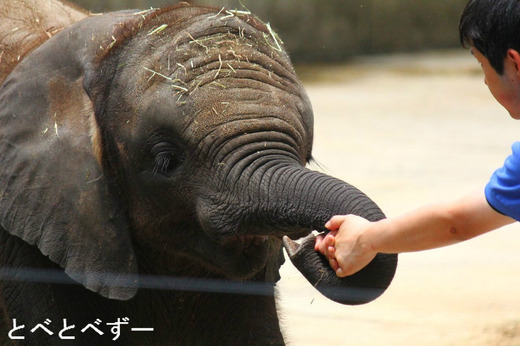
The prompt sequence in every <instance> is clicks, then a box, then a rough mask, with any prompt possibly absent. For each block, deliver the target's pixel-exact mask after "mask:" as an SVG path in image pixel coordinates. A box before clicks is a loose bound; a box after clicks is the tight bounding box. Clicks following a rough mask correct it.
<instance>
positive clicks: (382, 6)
mask: <svg viewBox="0 0 520 346" xmlns="http://www.w3.org/2000/svg"><path fill="white" fill-rule="evenodd" d="M74 2H76V3H79V4H81V5H82V6H84V7H87V8H89V9H92V10H95V11H104V10H109V9H122V8H148V7H151V6H153V7H160V6H164V5H165V4H171V3H175V1H168V0H74ZM190 2H192V3H199V4H206V5H214V6H216V7H223V6H226V7H230V8H237V9H243V8H244V6H245V7H246V8H247V9H249V10H250V11H252V12H253V13H255V14H256V15H257V16H258V17H260V19H262V20H263V21H265V22H270V23H271V26H272V27H273V28H274V29H275V30H276V31H277V32H278V33H279V35H280V36H281V38H282V39H283V40H284V42H285V44H286V47H287V48H288V49H289V51H290V52H291V56H292V58H293V60H294V61H325V62H326V61H341V60H345V59H348V58H349V57H351V56H354V55H358V54H378V53H388V52H402V51H419V50H425V49H435V48H451V47H457V46H458V45H459V43H458V21H459V17H460V14H461V12H462V10H463V8H464V6H465V4H466V2H467V0H325V1H324V0H305V1H303V0H261V1H260V0H242V1H240V0H192V1H190Z"/></svg>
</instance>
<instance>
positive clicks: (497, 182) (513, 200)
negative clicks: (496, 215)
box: [484, 142, 520, 221]
mask: <svg viewBox="0 0 520 346" xmlns="http://www.w3.org/2000/svg"><path fill="white" fill-rule="evenodd" d="M512 149H513V153H512V154H511V155H510V156H509V157H508V158H507V159H506V161H505V162H504V166H503V167H501V168H499V169H497V170H496V171H495V173H493V175H492V176H491V179H490V180H489V182H488V184H487V185H486V188H485V190H484V191H485V194H486V199H487V201H488V203H489V204H490V205H491V206H492V207H493V208H495V210H497V211H498V212H500V213H502V214H504V215H507V216H509V217H512V218H513V219H515V220H517V221H520V142H516V143H514V144H513V146H512Z"/></svg>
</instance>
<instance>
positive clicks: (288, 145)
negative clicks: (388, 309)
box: [0, 0, 397, 345]
mask: <svg viewBox="0 0 520 346" xmlns="http://www.w3.org/2000/svg"><path fill="white" fill-rule="evenodd" d="M20 3H23V5H24V6H25V7H24V10H23V11H17V12H13V11H14V10H12V8H20V7H19V6H21V5H20ZM9 6H11V7H9ZM10 9H11V10H10ZM13 15H16V16H20V18H21V20H19V21H16V20H8V18H11V19H12V18H13ZM0 16H3V18H2V17H0V38H2V40H3V41H0V50H1V51H2V53H3V60H2V62H1V64H2V69H1V73H2V74H0V78H1V80H2V81H3V83H2V84H1V87H0V163H1V164H0V263H1V266H2V269H1V272H0V274H1V275H2V281H1V282H0V286H1V287H0V288H1V304H2V309H1V313H0V314H2V316H0V321H1V322H0V340H2V339H3V341H2V344H4V343H7V342H12V341H13V340H16V339H20V338H22V337H23V338H24V339H23V340H24V342H26V343H29V344H34V345H36V344H37V345H52V344H60V343H61V342H62V340H63V338H64V337H69V338H72V337H74V340H75V342H76V344H88V345H93V344H96V345H101V344H104V343H107V344H113V343H114V341H112V339H114V340H115V341H118V342H121V344H124V345H143V344H147V345H150V344H161V345H163V344H168V345H199V344H200V345H208V344H211V345H216V344H222V345H231V344H233V345H238V344H240V345H246V344H247V345H255V344H258V345H267V344H283V342H284V341H283V336H282V333H281V332H280V327H279V323H278V317H277V313H276V306H275V298H274V285H275V283H276V281H277V280H278V279H279V268H280V266H281V265H282V263H283V261H284V257H283V253H282V247H283V245H284V244H285V248H286V249H287V252H288V254H289V257H290V258H291V260H292V261H293V263H294V265H295V266H296V267H297V268H298V269H299V270H300V271H301V272H302V274H303V275H304V276H305V277H306V278H307V279H308V280H309V281H310V282H311V283H312V284H313V285H314V286H316V288H317V289H318V290H320V291H321V292H322V293H324V294H325V295H326V296H328V297H329V298H331V299H334V300H336V301H338V302H340V303H346V304H360V303H366V302H368V301H370V300H372V299H375V298H376V297H378V296H379V295H380V294H381V293H382V292H383V291H384V290H385V289H386V288H387V287H388V285H389V284H390V282H391V280H392V278H393V275H394V272H395V268H396V264H397V257H396V256H394V255H382V254H381V255H378V256H377V257H376V259H375V260H374V261H373V262H372V263H371V264H370V265H369V266H368V267H367V268H365V269H364V270H363V271H361V272H360V273H358V274H356V275H354V276H351V277H348V278H343V279H339V278H337V277H336V275H335V273H334V272H333V271H332V270H331V269H330V267H329V265H328V263H327V261H326V260H325V259H324V258H322V257H321V256H320V255H318V254H317V253H316V252H315V251H314V250H313V245H314V237H313V236H312V235H311V231H312V230H323V225H324V224H325V222H326V221H327V220H328V219H329V218H330V217H331V216H332V215H335V214H348V213H352V214H357V215H360V216H363V217H365V218H367V219H369V220H378V219H381V218H383V217H384V215H383V213H382V212H381V211H380V209H379V208H378V207H377V206H376V205H375V204H374V203H373V202H372V201H371V200H370V199H369V198H368V197H367V196H365V195H364V194H363V193H362V192H360V191H359V190H357V189H356V188H355V187H353V186H351V185H349V184H347V183H345V182H343V181H340V180H338V179H335V178H333V177H330V176H327V175H325V174H322V173H319V172H315V171H311V170H309V169H307V168H305V166H306V164H307V162H308V161H309V160H310V159H311V149H312V139H313V114H312V109H311V105H310V102H309V99H308V97H307V95H306V93H305V90H304V88H303V86H302V84H301V82H300V81H299V79H298V78H297V76H296V74H295V72H294V69H293V67H292V65H291V62H290V60H289V57H288V55H287V53H286V52H285V50H284V47H283V44H282V41H281V40H280V38H279V37H278V35H277V34H276V33H275V32H274V31H273V30H272V28H271V27H270V26H269V24H265V23H263V22H262V21H260V20H259V19H258V18H256V17H254V16H253V15H251V14H250V13H249V12H246V11H231V10H226V9H215V8H210V7H199V6H191V5H189V4H184V3H181V4H178V5H175V6H172V7H167V8H164V9H150V10H146V11H121V12H114V13H107V14H103V15H92V14H89V13H87V12H85V11H82V10H80V9H77V8H73V7H70V5H68V4H66V3H63V2H58V1H56V0H46V1H37V0H24V1H22V2H19V1H17V0H3V2H2V4H0ZM14 22H16V23H18V24H17V25H18V26H17V28H18V29H17V30H14V29H15V28H14V27H9V25H14V24H13V23H14ZM18 30H24V34H20V35H18V36H16V35H15V34H16V32H17V31H18ZM16 37H18V38H16ZM9 40H10V41H9ZM17 40H18V41H17ZM13 42H18V43H17V44H14V43H13ZM2 53H0V54H2ZM0 56H1V55H0ZM304 236H306V238H304V239H303V240H301V241H299V242H294V241H292V240H291V239H297V238H301V237H304ZM22 326H23V328H22ZM72 326H74V328H72ZM116 326H117V327H118V328H119V331H120V334H116V333H115V331H117V330H116V329H115V328H116ZM49 332H52V334H50V333H49Z"/></svg>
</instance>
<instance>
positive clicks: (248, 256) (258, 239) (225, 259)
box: [216, 235, 271, 280]
mask: <svg viewBox="0 0 520 346" xmlns="http://www.w3.org/2000/svg"><path fill="white" fill-rule="evenodd" d="M270 243H271V241H270V237H268V236H258V235H241V236H239V235H235V236H232V237H230V238H226V239H223V240H221V241H220V242H219V250H218V251H217V258H216V262H217V263H218V264H219V267H220V268H221V270H223V271H224V274H225V275H226V276H227V277H229V278H232V279H237V280H247V279H250V278H252V277H253V276H255V275H256V274H257V273H258V272H259V271H261V270H262V269H263V268H264V267H265V264H266V262H267V259H268V255H269V249H270Z"/></svg>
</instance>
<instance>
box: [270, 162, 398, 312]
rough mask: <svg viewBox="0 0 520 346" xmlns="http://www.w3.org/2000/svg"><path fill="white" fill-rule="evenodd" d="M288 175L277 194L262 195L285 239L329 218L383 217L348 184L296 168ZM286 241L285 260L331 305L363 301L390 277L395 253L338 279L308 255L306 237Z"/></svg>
mask: <svg viewBox="0 0 520 346" xmlns="http://www.w3.org/2000/svg"><path fill="white" fill-rule="evenodd" d="M290 171H292V173H291V172H290ZM290 171H288V172H287V173H286V174H287V176H288V180H287V184H286V185H285V188H284V189H283V191H282V192H281V194H278V195H276V194H275V193H272V194H271V193H269V195H268V196H269V198H270V200H271V201H273V202H272V203H273V204H274V205H273V206H272V207H270V208H269V209H270V210H271V211H274V213H272V214H271V215H272V219H273V221H274V222H275V223H279V224H282V225H285V227H286V232H287V235H288V236H289V237H293V235H295V234H296V235H298V234H299V232H300V231H301V230H302V229H303V230H305V229H307V231H308V230H310V229H316V230H323V229H324V226H323V225H324V224H325V222H326V221H327V220H329V219H330V217H331V216H333V215H338V214H356V215H359V216H362V217H364V218H366V219H368V220H370V221H377V220H380V219H382V218H384V214H383V212H382V211H381V210H380V209H379V207H378V206H377V205H376V204H375V203H374V202H373V201H372V200H371V199H370V198H368V197H367V196H366V195H365V194H364V193H362V192H361V191H360V190H358V189H357V188H355V187H354V186H352V185H349V184H347V183H345V182H343V181H341V180H339V179H336V178H333V177H330V176H327V175H325V174H321V173H318V172H314V171H309V170H306V169H302V168H299V167H294V168H293V169H292V170H290ZM289 177H290V178H289ZM270 180H271V181H272V179H270ZM276 184H280V182H278V183H276ZM281 185H284V184H281ZM272 190H276V187H274V186H273V187H272ZM273 195H276V197H274V196H273ZM289 237H284V246H285V249H286V251H287V253H288V255H289V258H290V259H291V262H292V263H293V264H294V266H295V267H296V268H297V269H298V270H299V271H300V272H301V273H302V274H303V275H304V276H305V277H306V278H307V280H308V281H309V282H310V283H311V284H312V285H313V286H314V287H315V288H316V289H318V290H319V291H320V292H321V293H322V294H324V295H325V296H326V297H328V298H330V299H332V300H334V301H337V302H340V303H343V304H362V303H367V302H369V301H371V300H373V299H375V298H377V297H378V296H380V295H381V294H382V293H383V292H384V291H385V290H386V288H387V287H388V286H389V285H390V283H391V281H392V279H393V276H394V274H395V270H396V266H397V255H388V254H378V255H377V256H376V258H375V259H374V260H373V261H372V262H371V263H370V264H369V265H368V266H367V267H365V268H364V269H363V270H361V271H360V272H358V273H357V274H355V275H353V276H349V277H345V278H339V277H337V276H336V274H335V272H334V271H333V270H332V269H331V267H330V265H329V263H328V261H327V260H326V258H325V257H323V256H322V255H321V254H319V253H317V252H316V251H314V241H315V240H314V236H313V235H312V234H310V235H308V236H307V237H305V238H304V239H302V240H301V241H300V242H294V241H292V240H291V239H290V238H289Z"/></svg>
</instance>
